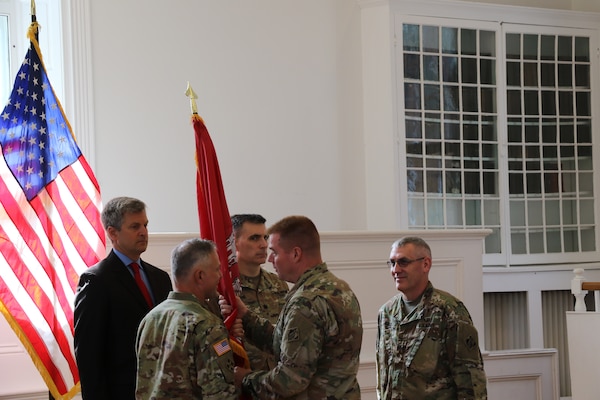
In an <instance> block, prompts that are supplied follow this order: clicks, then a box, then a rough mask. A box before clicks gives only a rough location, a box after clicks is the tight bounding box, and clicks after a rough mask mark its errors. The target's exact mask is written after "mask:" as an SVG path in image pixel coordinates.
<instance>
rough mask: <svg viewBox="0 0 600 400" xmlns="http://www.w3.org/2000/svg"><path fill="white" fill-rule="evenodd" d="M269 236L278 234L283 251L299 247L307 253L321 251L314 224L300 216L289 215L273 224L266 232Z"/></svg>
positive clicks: (319, 239) (317, 232)
mask: <svg viewBox="0 0 600 400" xmlns="http://www.w3.org/2000/svg"><path fill="white" fill-rule="evenodd" d="M267 233H268V234H269V235H272V234H278V235H279V240H280V245H281V246H282V247H283V248H284V249H285V250H291V249H292V248H293V247H296V246H297V247H300V248H301V249H302V250H303V251H305V252H307V253H313V254H316V253H319V252H320V251H321V238H320V236H319V231H318V230H317V227H316V226H315V224H314V223H313V222H312V221H311V220H310V219H309V218H307V217H304V216H302V215H291V216H289V217H285V218H283V219H281V220H280V221H278V222H276V223H275V224H273V225H272V226H271V227H270V228H269V229H268V230H267Z"/></svg>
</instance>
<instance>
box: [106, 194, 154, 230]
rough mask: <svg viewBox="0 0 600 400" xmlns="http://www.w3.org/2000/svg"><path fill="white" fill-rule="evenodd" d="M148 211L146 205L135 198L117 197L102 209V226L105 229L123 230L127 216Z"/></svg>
mask: <svg viewBox="0 0 600 400" xmlns="http://www.w3.org/2000/svg"><path fill="white" fill-rule="evenodd" d="M145 210H146V204H145V203H144V202H143V201H141V200H138V199H134V198H133V197H115V198H114V199H111V200H109V201H108V203H106V204H105V205H104V208H103V209H102V216H101V218H102V225H104V229H108V228H109V227H111V226H112V227H113V228H115V229H117V230H119V231H120V230H121V225H123V217H124V216H125V214H130V213H131V214H136V213H139V212H142V211H145Z"/></svg>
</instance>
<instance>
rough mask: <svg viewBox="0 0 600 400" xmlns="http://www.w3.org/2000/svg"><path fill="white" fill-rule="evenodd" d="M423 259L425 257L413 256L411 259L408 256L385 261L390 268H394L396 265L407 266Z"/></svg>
mask: <svg viewBox="0 0 600 400" xmlns="http://www.w3.org/2000/svg"><path fill="white" fill-rule="evenodd" d="M424 259H425V257H419V258H415V259H414V260H411V259H410V258H401V259H399V260H387V261H386V262H387V265H388V267H390V268H394V267H395V266H396V265H398V266H399V267H408V266H409V265H410V264H412V263H414V262H417V261H421V260H424Z"/></svg>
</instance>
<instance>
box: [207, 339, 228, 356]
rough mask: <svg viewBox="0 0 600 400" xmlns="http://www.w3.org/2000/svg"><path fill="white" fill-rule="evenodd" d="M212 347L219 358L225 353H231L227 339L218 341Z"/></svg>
mask: <svg viewBox="0 0 600 400" xmlns="http://www.w3.org/2000/svg"><path fill="white" fill-rule="evenodd" d="M212 347H213V349H214V350H215V353H217V355H218V356H219V357H220V356H222V355H223V354H225V353H227V352H228V351H231V347H230V346H229V340H227V339H223V340H219V341H218V342H217V343H215V344H213V345H212Z"/></svg>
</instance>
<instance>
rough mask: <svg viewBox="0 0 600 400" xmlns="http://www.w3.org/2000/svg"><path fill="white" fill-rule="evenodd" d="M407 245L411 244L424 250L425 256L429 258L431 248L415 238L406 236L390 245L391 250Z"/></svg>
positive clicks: (423, 241) (420, 239)
mask: <svg viewBox="0 0 600 400" xmlns="http://www.w3.org/2000/svg"><path fill="white" fill-rule="evenodd" d="M407 244H412V245H413V246H414V247H416V248H419V249H423V250H425V252H426V253H427V256H428V257H429V258H431V248H430V247H429V245H428V244H427V242H426V241H425V240H423V239H422V238H420V237H417V236H406V237H403V238H400V239H398V240H396V241H395V242H394V243H392V250H394V249H397V248H399V247H404V246H406V245H407Z"/></svg>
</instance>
